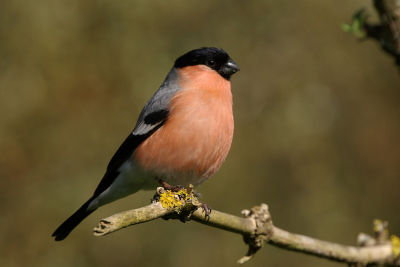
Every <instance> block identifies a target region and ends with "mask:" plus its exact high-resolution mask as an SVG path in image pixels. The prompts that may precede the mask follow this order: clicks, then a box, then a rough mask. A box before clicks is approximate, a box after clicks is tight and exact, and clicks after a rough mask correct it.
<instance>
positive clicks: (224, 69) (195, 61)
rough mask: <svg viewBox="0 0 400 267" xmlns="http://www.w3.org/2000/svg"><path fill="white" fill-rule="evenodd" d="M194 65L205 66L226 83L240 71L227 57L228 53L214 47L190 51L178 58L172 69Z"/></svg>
mask: <svg viewBox="0 0 400 267" xmlns="http://www.w3.org/2000/svg"><path fill="white" fill-rule="evenodd" d="M195 65H206V66H208V67H209V68H211V69H213V70H215V71H216V72H218V73H219V75H221V76H222V77H224V78H225V79H227V80H228V81H229V80H230V78H231V76H232V75H233V74H235V73H236V72H238V71H239V70H240V69H239V67H238V65H237V64H236V63H235V62H234V61H233V60H232V59H231V58H230V57H229V55H228V53H226V52H225V51H224V50H222V49H218V48H215V47H203V48H200V49H195V50H192V51H190V52H188V53H186V54H184V55H183V56H181V57H179V58H178V59H177V60H176V61H175V65H174V67H176V68H184V67H188V66H195Z"/></svg>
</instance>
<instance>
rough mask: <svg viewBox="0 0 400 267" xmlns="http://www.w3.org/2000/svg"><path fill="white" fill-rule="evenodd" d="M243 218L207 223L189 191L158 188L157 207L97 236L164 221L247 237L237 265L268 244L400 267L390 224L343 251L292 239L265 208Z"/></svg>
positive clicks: (129, 214)
mask: <svg viewBox="0 0 400 267" xmlns="http://www.w3.org/2000/svg"><path fill="white" fill-rule="evenodd" d="M242 214H243V215H244V218H242V217H238V216H234V215H230V214H226V213H223V212H219V211H213V212H212V214H211V217H210V218H209V219H208V218H207V217H206V216H205V215H204V212H203V210H202V208H201V203H200V202H198V200H197V198H196V197H195V196H194V195H193V194H192V192H191V190H190V192H187V191H186V190H181V191H179V192H176V193H173V192H170V191H166V190H164V189H163V188H158V189H157V193H156V195H155V197H154V200H153V203H152V204H151V205H149V206H146V207H142V208H139V209H136V210H130V211H125V212H121V213H118V214H115V215H113V216H110V217H108V218H105V219H103V220H101V221H100V223H99V225H98V226H97V227H96V228H95V229H94V235H96V236H102V235H106V234H109V233H112V232H115V231H117V230H119V229H122V228H125V227H127V226H131V225H135V224H139V223H143V222H147V221H151V220H154V219H157V218H160V217H162V218H163V219H180V220H181V221H187V220H193V221H196V222H200V223H202V224H205V225H208V226H212V227H216V228H220V229H223V230H227V231H230V232H233V233H238V234H241V235H243V237H244V241H245V242H246V243H247V244H248V245H249V250H248V253H247V254H246V256H244V257H243V258H241V259H240V260H239V261H238V263H239V264H243V263H244V262H246V261H248V260H250V259H251V258H252V257H253V256H254V255H255V253H256V252H257V251H258V250H259V249H260V248H261V247H263V245H264V244H267V243H268V244H271V245H274V246H278V247H281V248H285V249H288V250H293V251H298V252H302V253H306V254H311V255H315V256H318V257H322V258H326V259H329V260H333V261H338V262H346V263H348V264H350V265H351V266H366V265H372V264H378V265H385V266H400V255H399V254H400V239H399V238H398V237H396V236H392V237H391V240H389V235H388V230H387V226H388V225H387V223H385V222H382V221H378V220H376V221H375V222H374V231H375V237H374V238H373V237H370V236H368V235H366V234H360V235H359V237H358V245H359V246H357V247H356V246H343V245H339V244H335V243H331V242H327V241H322V240H318V239H315V238H311V237H307V236H303V235H299V234H294V233H290V232H288V231H285V230H282V229H280V228H278V227H276V226H274V225H273V223H272V219H271V216H270V214H269V211H268V206H267V205H266V204H261V205H260V206H257V207H254V208H252V209H251V210H244V211H242Z"/></svg>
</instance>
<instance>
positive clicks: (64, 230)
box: [52, 198, 96, 241]
mask: <svg viewBox="0 0 400 267" xmlns="http://www.w3.org/2000/svg"><path fill="white" fill-rule="evenodd" d="M92 200H93V199H92V198H91V199H89V200H88V201H87V202H86V203H85V204H83V206H82V207H80V209H79V210H77V211H76V212H75V213H74V214H72V216H71V217H69V218H68V219H67V220H66V221H65V222H64V223H63V224H61V225H60V227H58V228H57V230H56V231H55V232H54V233H53V235H52V236H55V237H56V241H61V240H64V239H65V238H66V237H67V236H68V235H69V233H71V231H72V230H74V228H75V227H76V226H78V224H80V223H81V221H83V220H84V219H85V218H86V217H87V216H89V215H90V214H91V213H92V212H93V211H95V210H96V209H94V210H87V208H88V207H89V204H90V202H92Z"/></svg>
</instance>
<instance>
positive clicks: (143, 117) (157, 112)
mask: <svg viewBox="0 0 400 267" xmlns="http://www.w3.org/2000/svg"><path fill="white" fill-rule="evenodd" d="M179 90H180V87H179V79H178V73H177V71H176V69H175V68H172V70H171V71H170V72H169V73H168V76H167V77H166V78H165V80H164V82H163V84H162V85H161V86H160V88H159V89H158V90H157V92H156V93H155V94H154V95H153V96H152V97H151V99H150V100H149V101H148V102H147V103H146V105H145V106H144V108H143V110H142V112H141V113H140V115H139V119H138V122H137V124H136V127H135V129H134V130H133V132H132V133H131V134H130V135H129V136H128V137H127V138H126V139H125V141H124V142H123V143H122V145H121V146H120V147H119V149H118V150H117V152H116V153H115V154H114V156H113V157H112V158H111V161H110V163H109V164H108V166H107V171H106V173H105V174H104V177H103V179H102V180H101V181H100V184H99V185H98V186H97V188H96V190H95V192H94V196H98V195H99V194H101V193H102V192H103V191H104V190H106V189H107V188H108V187H109V186H110V185H111V184H112V183H113V182H114V180H115V179H116V178H117V177H118V175H119V173H120V171H119V167H120V166H121V165H122V164H123V163H124V162H125V161H126V160H127V159H128V158H129V157H130V156H131V155H132V153H133V152H134V151H135V149H136V148H137V147H138V146H139V145H140V144H141V143H142V142H143V141H145V140H146V139H147V138H149V137H150V136H151V135H152V134H153V133H154V132H155V131H157V130H158V129H159V128H160V127H161V126H162V125H163V124H164V123H165V122H166V120H167V119H168V115H169V102H170V100H171V98H172V96H173V95H174V94H175V93H176V92H177V91H179Z"/></svg>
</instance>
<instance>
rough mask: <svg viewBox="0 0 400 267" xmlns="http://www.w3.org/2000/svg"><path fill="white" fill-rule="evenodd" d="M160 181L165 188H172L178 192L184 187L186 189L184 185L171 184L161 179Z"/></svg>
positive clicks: (171, 189)
mask: <svg viewBox="0 0 400 267" xmlns="http://www.w3.org/2000/svg"><path fill="white" fill-rule="evenodd" d="M158 182H159V183H160V184H161V185H162V187H163V188H164V189H165V190H170V191H172V192H178V191H180V190H182V189H185V187H183V186H182V185H169V184H167V183H166V182H164V181H163V180H161V179H158Z"/></svg>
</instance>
